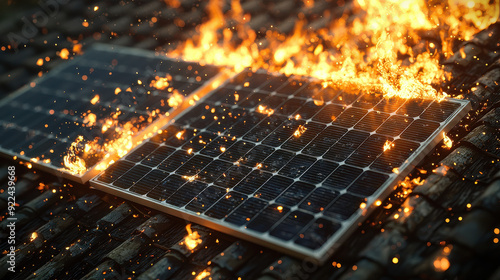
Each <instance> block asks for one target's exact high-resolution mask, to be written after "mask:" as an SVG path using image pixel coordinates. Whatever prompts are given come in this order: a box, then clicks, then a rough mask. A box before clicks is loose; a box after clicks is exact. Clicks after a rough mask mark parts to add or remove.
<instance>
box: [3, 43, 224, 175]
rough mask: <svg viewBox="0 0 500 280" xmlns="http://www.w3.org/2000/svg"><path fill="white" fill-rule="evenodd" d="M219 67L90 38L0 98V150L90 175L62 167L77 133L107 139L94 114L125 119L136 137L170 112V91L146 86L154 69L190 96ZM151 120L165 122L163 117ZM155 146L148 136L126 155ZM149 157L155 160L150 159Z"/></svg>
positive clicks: (138, 155)
mask: <svg viewBox="0 0 500 280" xmlns="http://www.w3.org/2000/svg"><path fill="white" fill-rule="evenodd" d="M219 72H220V69H219V68H218V67H214V66H201V65H200V64H198V63H190V62H184V61H179V60H175V59H169V58H166V57H162V56H161V55H155V54H154V53H150V52H145V51H139V50H133V49H127V48H119V47H112V46H105V45H96V46H94V47H93V48H92V49H90V50H88V51H86V52H85V53H84V54H83V55H81V56H78V57H75V58H74V59H72V60H70V61H68V62H66V63H65V64H63V65H62V66H61V67H59V68H57V69H55V70H53V71H51V72H50V73H48V74H46V75H44V76H43V77H42V78H39V79H37V80H35V81H33V82H32V83H30V85H29V86H26V87H24V88H22V89H21V90H19V91H18V92H16V93H13V94H12V95H11V96H10V97H9V98H6V99H5V100H4V101H3V102H2V103H1V104H0V112H1V113H0V131H2V135H8V137H3V139H1V140H0V153H2V154H3V155H6V156H9V157H14V156H15V157H17V158H19V159H23V160H25V161H30V160H32V159H34V160H32V161H33V162H36V164H37V165H38V166H39V167H43V168H45V169H46V170H48V171H52V172H55V171H56V170H61V171H62V172H63V174H65V175H67V176H68V177H69V178H71V179H74V180H77V181H85V180H88V179H90V177H91V176H92V175H91V174H83V175H72V174H69V173H66V172H64V170H62V168H63V167H64V163H63V155H64V154H65V152H66V151H67V150H68V148H69V147H70V145H71V143H72V142H73V141H74V140H75V139H76V137H77V136H79V135H82V136H83V137H84V139H86V140H94V139H97V138H98V139H99V141H101V142H100V143H102V142H106V141H108V140H110V139H113V137H114V136H115V135H114V134H113V131H114V129H113V127H111V128H110V129H108V130H105V132H103V131H104V130H103V129H102V123H100V122H99V120H103V119H106V118H112V117H114V119H115V120H116V124H114V126H115V127H120V126H122V125H123V124H125V123H128V122H130V123H132V124H133V126H134V128H133V129H132V130H134V131H135V132H136V136H137V137H139V136H140V134H141V133H145V132H144V131H145V128H146V127H147V126H148V125H150V123H153V122H155V121H156V120H158V119H159V118H160V116H164V117H163V118H162V119H163V120H166V119H168V117H165V115H166V114H170V112H172V108H171V107H170V106H169V102H168V100H169V98H170V97H171V95H172V93H171V92H169V91H168V90H167V89H164V90H162V89H157V88H154V87H152V86H151V85H150V82H151V81H152V80H154V78H155V77H156V76H158V77H166V75H170V76H171V80H170V81H169V83H170V85H169V87H171V88H172V89H175V90H178V92H179V93H180V94H182V95H184V96H186V97H188V96H190V95H191V94H193V93H194V92H199V91H200V90H202V89H203V88H206V87H207V83H209V82H210V81H211V80H213V79H214V78H215V76H216V75H217V74H218V73H219ZM200 96H201V95H200ZM94 98H98V99H94ZM117 112H119V114H116V113H117ZM91 117H93V119H94V121H92V118H91ZM156 124H157V125H158V124H160V126H163V123H161V122H156ZM158 140H159V141H156V143H157V144H160V143H164V141H162V140H163V139H158ZM153 142H154V141H153ZM155 149H156V146H155V145H153V144H152V143H148V145H145V146H143V147H141V149H139V150H138V151H136V152H134V153H133V154H131V155H129V156H128V160H129V161H132V162H138V161H141V160H142V159H143V158H144V157H146V156H147V155H148V154H150V153H151V152H152V151H153V150H155ZM163 149H164V148H163ZM161 151H163V150H161ZM104 156H105V153H100V154H98V155H94V156H93V157H91V158H86V166H87V167H88V168H89V169H91V168H92V166H93V165H95V164H97V163H98V162H99V161H100V160H101V158H103V157H104ZM159 157H161V156H159ZM149 163H150V165H149V166H153V165H152V164H154V166H156V165H158V162H157V161H155V159H150V161H149ZM89 173H90V172H89ZM58 174H61V173H59V172H58ZM93 174H94V175H95V174H96V172H93Z"/></svg>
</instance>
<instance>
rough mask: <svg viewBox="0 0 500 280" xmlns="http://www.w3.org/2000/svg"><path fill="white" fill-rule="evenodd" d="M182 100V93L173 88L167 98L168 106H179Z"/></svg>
mask: <svg viewBox="0 0 500 280" xmlns="http://www.w3.org/2000/svg"><path fill="white" fill-rule="evenodd" d="M183 100H184V96H182V94H180V93H179V92H178V91H177V90H174V92H173V93H172V94H171V95H170V97H169V98H168V101H167V103H168V106H170V107H172V108H176V107H177V106H179V105H180V104H181V103H182V101H183Z"/></svg>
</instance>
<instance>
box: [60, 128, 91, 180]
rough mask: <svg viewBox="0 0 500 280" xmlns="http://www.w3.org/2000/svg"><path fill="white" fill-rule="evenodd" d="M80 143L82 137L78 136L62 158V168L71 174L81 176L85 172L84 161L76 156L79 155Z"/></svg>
mask: <svg viewBox="0 0 500 280" xmlns="http://www.w3.org/2000/svg"><path fill="white" fill-rule="evenodd" d="M82 141H83V136H81V135H80V136H78V137H77V138H76V140H75V141H74V142H73V143H71V146H70V148H69V149H68V151H67V152H66V155H65V156H64V166H65V167H66V169H67V170H68V171H69V172H70V173H72V174H83V173H85V171H87V166H86V165H85V160H83V159H82V158H81V157H80V156H78V155H79V154H80V153H81V147H80V146H81V142H82Z"/></svg>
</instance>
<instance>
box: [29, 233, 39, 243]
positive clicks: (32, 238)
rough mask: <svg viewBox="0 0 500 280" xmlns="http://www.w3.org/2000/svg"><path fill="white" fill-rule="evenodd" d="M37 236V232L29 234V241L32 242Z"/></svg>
mask: <svg viewBox="0 0 500 280" xmlns="http://www.w3.org/2000/svg"><path fill="white" fill-rule="evenodd" d="M37 238H38V233H36V232H33V233H32V234H31V237H30V242H33V240H35V239H37Z"/></svg>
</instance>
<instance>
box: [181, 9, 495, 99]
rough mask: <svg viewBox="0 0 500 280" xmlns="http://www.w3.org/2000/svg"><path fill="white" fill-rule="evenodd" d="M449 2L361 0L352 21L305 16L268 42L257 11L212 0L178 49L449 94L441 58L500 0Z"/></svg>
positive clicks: (419, 94) (235, 63)
mask: <svg viewBox="0 0 500 280" xmlns="http://www.w3.org/2000/svg"><path fill="white" fill-rule="evenodd" d="M443 2H444V3H437V4H435V3H433V4H432V5H428V4H427V2H426V1H423V0H420V1H410V0H404V1H396V0H390V1H380V0H358V1H354V3H353V5H352V9H347V10H351V11H352V14H356V13H357V14H364V17H363V18H356V19H354V20H352V17H349V12H351V11H349V12H347V13H345V14H344V15H342V16H341V17H340V18H338V17H337V18H336V17H332V18H333V20H332V21H331V22H329V23H328V24H327V26H326V27H325V28H322V29H319V30H311V29H307V26H308V22H306V21H305V20H299V21H298V23H297V24H296V26H295V30H294V32H293V34H292V35H291V36H285V35H283V34H279V33H277V32H276V31H268V32H266V34H265V41H266V46H265V47H262V46H261V43H260V41H257V40H256V33H255V31H254V30H252V29H251V28H250V27H249V26H248V22H249V21H250V19H251V16H250V15H248V14H243V10H242V9H241V5H240V3H239V1H237V0H232V1H231V9H230V10H229V12H227V13H226V14H224V13H223V10H222V4H223V1H221V0H211V1H210V2H209V4H208V5H207V10H208V14H209V20H208V21H207V22H205V23H203V24H201V25H199V26H197V31H198V32H197V33H198V34H197V35H195V36H194V37H193V38H192V39H189V40H187V41H186V42H184V43H183V44H181V45H180V46H179V47H178V48H177V50H175V52H174V53H173V54H172V55H174V56H180V57H184V58H186V59H188V60H195V61H200V62H203V63H209V64H215V65H223V66H228V67H231V68H233V69H234V70H235V71H240V70H242V69H244V68H246V67H252V68H253V69H257V68H264V69H267V70H270V71H273V72H280V73H284V74H286V75H292V74H295V75H306V76H312V77H315V78H319V79H321V80H323V81H326V82H328V83H329V84H331V85H334V86H336V87H340V88H350V89H362V90H365V91H377V92H381V93H383V94H384V96H386V97H388V98H390V97H402V98H427V99H436V100H442V99H444V98H445V97H446V96H447V94H446V93H445V92H443V91H442V90H440V89H436V87H435V85H437V84H440V83H442V82H443V81H444V80H445V79H447V76H446V73H445V72H444V70H443V67H442V66H441V64H440V60H442V59H446V58H448V57H449V56H450V55H451V54H452V53H453V52H452V48H453V44H454V42H455V41H456V40H457V39H458V40H468V39H470V38H471V36H472V35H473V34H475V33H477V32H478V31H479V30H482V29H484V28H486V27H487V26H488V25H490V24H492V23H495V22H496V21H497V18H498V16H499V14H500V8H499V1H498V0H496V1H488V0H480V1H473V2H472V1H461V0H458V1H456V0H449V1H443ZM303 5H304V6H305V7H306V8H308V7H311V6H312V5H314V1H312V0H307V1H305V0H304V1H303ZM230 23H233V24H234V25H233V26H230V25H229V24H230ZM422 31H432V32H435V34H439V37H440V38H439V39H440V40H441V42H440V44H435V43H430V44H429V46H428V47H427V48H426V47H423V48H415V47H414V46H416V45H418V44H419V43H420V42H422V40H421V35H422V34H423V32H422ZM235 37H236V39H235ZM234 42H240V43H239V44H235V43H234ZM326 46H329V47H326ZM438 46H440V47H441V50H440V52H438V51H439V50H436V48H438Z"/></svg>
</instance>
